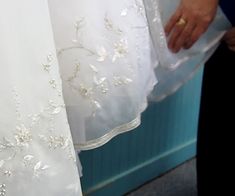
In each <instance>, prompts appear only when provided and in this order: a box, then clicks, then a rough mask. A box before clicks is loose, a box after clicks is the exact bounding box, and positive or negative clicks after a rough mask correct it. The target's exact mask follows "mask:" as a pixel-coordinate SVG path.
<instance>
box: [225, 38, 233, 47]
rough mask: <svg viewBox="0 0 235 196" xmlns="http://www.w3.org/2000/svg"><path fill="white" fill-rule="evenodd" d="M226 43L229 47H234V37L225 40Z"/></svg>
mask: <svg viewBox="0 0 235 196" xmlns="http://www.w3.org/2000/svg"><path fill="white" fill-rule="evenodd" d="M226 43H227V44H228V45H229V46H235V37H233V38H232V39H228V40H226Z"/></svg>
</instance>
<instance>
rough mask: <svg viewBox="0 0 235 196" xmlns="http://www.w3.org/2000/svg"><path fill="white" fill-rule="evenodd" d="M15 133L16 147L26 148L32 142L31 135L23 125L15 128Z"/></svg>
mask: <svg viewBox="0 0 235 196" xmlns="http://www.w3.org/2000/svg"><path fill="white" fill-rule="evenodd" d="M16 130H17V133H16V134H15V140H16V145H17V146H25V147H28V146H29V143H30V142H31V141H32V134H31V132H30V130H29V129H28V128H26V127H25V125H24V124H21V125H20V126H17V127H16Z"/></svg>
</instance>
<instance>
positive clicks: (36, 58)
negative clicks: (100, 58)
mask: <svg viewBox="0 0 235 196" xmlns="http://www.w3.org/2000/svg"><path fill="white" fill-rule="evenodd" d="M0 27H1V30H0V68H1V71H0V111H1V113H0V196H17V195H20V196H81V195H82V193H81V187H80V181H79V175H78V171H77V167H76V158H75V153H74V147H73V143H72V139H71V134H70V130H69V126H68V123H67V119H66V111H65V106H64V101H63V97H62V93H61V80H60V77H59V72H58V64H57V59H56V52H55V47H54V41H53V36H52V29H51V24H50V18H49V12H48V5H47V1H46V0H37V1H36V0H21V1H16V0H7V1H4V3H3V2H1V6H0Z"/></svg>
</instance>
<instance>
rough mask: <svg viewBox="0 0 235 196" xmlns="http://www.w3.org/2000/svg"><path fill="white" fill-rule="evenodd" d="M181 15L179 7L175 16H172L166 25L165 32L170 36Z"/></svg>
mask: <svg viewBox="0 0 235 196" xmlns="http://www.w3.org/2000/svg"><path fill="white" fill-rule="evenodd" d="M180 17H181V10H180V9H178V10H177V11H176V12H175V14H174V15H173V16H171V18H170V20H169V21H168V22H167V24H166V26H165V33H166V35H167V36H168V35H169V34H170V33H171V31H172V30H173V28H174V26H175V24H176V23H177V22H178V21H179V19H180Z"/></svg>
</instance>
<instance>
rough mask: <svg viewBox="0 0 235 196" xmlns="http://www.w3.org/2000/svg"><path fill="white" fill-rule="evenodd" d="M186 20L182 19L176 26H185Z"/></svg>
mask: <svg viewBox="0 0 235 196" xmlns="http://www.w3.org/2000/svg"><path fill="white" fill-rule="evenodd" d="M186 23H187V22H186V20H185V19H183V18H180V19H179V20H178V22H177V23H176V25H178V26H184V25H186Z"/></svg>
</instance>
